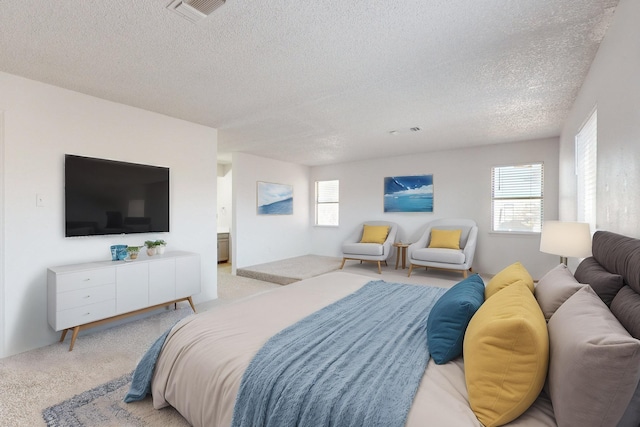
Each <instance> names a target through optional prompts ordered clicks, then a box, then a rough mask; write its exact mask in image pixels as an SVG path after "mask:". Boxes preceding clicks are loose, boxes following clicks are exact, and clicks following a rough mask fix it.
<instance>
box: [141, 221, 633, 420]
mask: <svg viewBox="0 0 640 427" xmlns="http://www.w3.org/2000/svg"><path fill="white" fill-rule="evenodd" d="M523 275H524V276H523ZM527 275H528V273H526V269H525V268H524V266H523V265H522V264H520V263H516V264H514V265H511V266H508V267H507V268H505V270H503V272H501V273H500V274H498V275H496V277H494V279H500V280H496V281H495V282H494V279H492V281H491V282H490V283H488V284H487V285H486V289H485V290H484V291H485V292H488V291H489V289H492V292H493V294H492V295H489V297H488V298H487V299H486V301H485V302H483V303H482V304H481V305H480V306H479V307H478V308H476V309H475V310H473V312H470V313H468V316H467V317H468V319H467V320H466V323H464V322H462V323H464V324H463V326H462V330H458V335H459V336H458V338H457V339H458V341H461V340H462V336H464V348H463V354H462V355H460V356H459V357H453V358H452V359H451V360H450V361H447V362H445V363H436V361H435V360H434V358H432V357H429V355H428V354H426V356H425V359H426V360H428V362H427V365H426V369H424V368H422V369H423V371H422V372H421V374H420V377H419V379H418V382H417V388H416V390H415V394H414V395H413V394H412V396H413V397H412V403H411V405H410V409H408V413H407V414H406V419H403V420H402V421H401V422H402V424H403V425H406V426H408V427H417V426H425V425H432V426H482V425H508V426H556V425H559V426H564V425H581V426H589V425H602V426H608V425H611V426H616V425H618V426H620V427H630V426H638V425H640V413H639V412H640V391H639V389H640V387H639V386H638V384H639V382H640V341H638V339H637V338H638V336H639V334H640V241H639V240H636V239H631V238H628V237H625V236H621V235H617V234H614V233H609V232H600V231H599V232H596V234H595V235H594V239H593V257H591V258H588V259H586V260H584V261H583V262H582V263H581V264H580V266H579V267H578V269H577V270H576V274H575V278H574V275H572V274H571V273H570V272H569V271H568V270H567V269H566V267H564V266H563V265H559V266H558V267H556V268H554V269H553V270H551V271H550V272H549V273H547V275H545V277H543V278H542V279H541V280H540V282H539V283H537V284H536V285H534V284H533V280H531V283H530V284H529V283H528V279H523V277H525V278H526V276H527ZM473 277H474V276H472V278H473ZM476 279H477V277H476ZM529 279H530V276H529ZM370 281H371V278H369V277H364V276H360V275H355V274H350V273H344V272H334V273H329V274H326V275H322V276H318V277H314V278H311V279H306V280H303V281H301V282H297V283H294V284H291V285H288V286H286V287H282V288H279V289H276V290H273V291H268V292H265V293H262V294H259V295H255V296H253V297H250V298H247V299H244V300H241V301H238V302H235V303H231V304H228V305H225V306H220V307H217V308H215V309H214V310H211V311H208V312H205V313H201V314H198V315H193V316H191V317H189V318H186V319H183V320H182V321H180V322H179V323H178V324H176V325H175V326H174V327H173V328H172V329H171V330H170V331H169V332H168V334H166V336H165V337H162V340H161V342H160V345H161V347H158V350H159V349H160V348H161V351H159V354H156V356H157V361H155V358H154V361H155V369H154V370H153V377H152V381H151V384H150V390H149V391H150V392H151V394H152V399H153V405H154V407H155V408H158V409H159V408H163V407H166V406H169V405H170V406H173V407H175V408H176V409H177V410H178V411H179V412H180V413H181V414H182V415H183V416H184V418H185V419H186V420H187V421H188V422H189V423H190V424H192V425H194V426H229V425H232V419H233V418H234V410H235V411H238V408H237V407H236V399H238V400H240V396H241V395H242V393H240V394H239V392H240V389H241V384H244V381H243V376H244V375H245V373H246V371H247V370H248V368H250V367H251V366H253V364H254V363H255V362H252V361H253V360H254V357H256V355H257V354H258V353H259V352H261V349H263V347H266V343H268V342H270V339H271V338H272V337H274V336H277V335H281V334H279V333H280V332H281V331H283V330H288V328H289V327H291V325H294V324H297V323H299V321H301V320H302V319H305V318H307V317H308V316H310V315H311V314H314V313H317V312H318V311H322V310H323V309H325V308H326V307H329V306H333V305H335V304H336V303H338V302H340V301H342V300H343V299H345V298H346V297H348V296H350V295H353V294H354V293H357V292H359V291H362V290H363V289H364V288H365V287H367V286H369V282H370ZM585 284H588V286H585ZM404 286H415V285H404ZM456 286H458V285H456ZM534 286H535V287H534ZM527 287H529V288H530V289H527ZM458 289H463V288H462V287H458ZM464 289H466V288H464ZM523 289H524V290H523ZM452 290H453V288H452ZM531 291H534V292H531ZM508 292H512V293H513V294H514V295H517V296H509V299H508V300H504V298H507V293H508ZM518 292H520V293H518ZM453 293H454V292H450V291H447V292H446V293H444V295H447V294H453ZM527 293H529V294H531V295H534V294H535V298H534V301H535V303H536V308H535V309H534V310H537V311H536V312H535V313H533V314H530V313H529V312H526V313H525V314H524V315H517V316H513V315H509V318H508V319H505V312H504V310H505V308H504V307H505V306H510V305H512V304H511V302H512V301H514V300H519V299H520V298H523V300H524V299H526V298H529V296H527ZM385 298H386V297H385ZM498 298H503V300H504V301H509V302H508V303H505V302H504V301H502V302H501V303H497V302H493V303H492V304H493V306H491V307H494V308H496V307H497V310H498V313H497V314H496V313H495V312H491V310H490V309H489V307H490V304H488V303H489V302H492V301H498ZM440 300H442V301H444V300H445V298H444V296H442V295H439V296H438V297H437V298H436V303H437V304H440ZM527 301H529V300H527ZM435 307H436V305H434V306H433V309H435ZM441 307H442V304H440V306H439V308H441ZM609 307H611V308H609ZM466 308H468V306H465V309H466ZM529 308H531V307H530V306H529ZM445 309H446V307H445ZM501 310H502V311H501ZM467 311H469V310H467ZM538 312H539V314H538ZM433 313H434V311H433V310H432V311H431V314H430V315H429V317H435V315H433ZM447 313H448V312H447ZM614 314H615V316H614ZM492 316H493V317H492ZM496 316H497V317H496ZM539 316H542V318H541V319H542V320H539ZM616 316H617V317H616ZM514 317H519V319H518V320H517V322H516V323H517V331H518V332H517V333H515V335H513V318H514ZM481 318H482V319H483V321H482V322H481V321H480V320H479V319H481ZM487 318H488V319H489V320H488V321H487V320H486V319H487ZM531 318H535V319H536V320H535V322H533V323H536V322H537V323H536V325H537V326H535V325H534V326H531V325H530V323H531V322H532V321H531ZM496 319H497V320H496ZM425 322H426V321H425ZM480 322H481V323H480ZM496 322H497V323H500V322H503V323H504V324H508V325H507V326H506V329H509V328H511V332H508V333H511V334H512V335H513V336H511V337H510V339H512V338H514V337H515V338H514V339H515V340H516V341H517V339H518V338H519V339H520V341H526V342H527V344H528V345H530V347H529V348H528V349H527V350H526V351H521V352H520V354H515V355H514V353H513V352H512V349H511V348H509V349H508V350H505V349H504V348H503V349H502V350H500V349H498V350H495V345H496V341H495V340H493V341H492V340H491V339H494V338H495V337H494V336H492V334H494V332H493V329H492V328H493V326H490V327H488V326H487V325H495V324H496ZM540 322H542V325H543V328H544V333H543V334H542V335H540V334H539V333H538V335H537V336H535V337H534V335H535V333H531V335H530V334H529V329H536V328H538V329H537V330H538V331H539V326H540ZM423 326H426V323H425V324H424V325H423ZM457 327H458V329H460V325H457ZM454 329H455V328H454ZM397 333H398V332H397V331H395V332H394V334H396V335H397ZM460 334H462V335H460ZM435 336H436V335H435V334H434V337H435ZM488 336H491V339H487V337H488ZM530 336H531V338H530ZM474 337H475V338H474ZM523 337H525V339H523ZM434 339H435V338H434ZM514 339H512V340H511V341H509V342H508V343H507V345H506V346H507V347H511V346H512V344H513V343H514V342H516V341H514ZM538 339H541V340H543V341H544V340H547V341H546V342H547V344H545V345H546V346H547V347H544V346H543V345H541V344H538V343H537V341H536V342H534V340H538ZM474 340H475V341H474ZM378 341H379V340H378ZM529 341H531V342H529ZM478 342H479V344H478V345H476V344H477V343H478ZM458 344H460V343H458ZM474 345H475V346H474ZM483 346H484V347H483ZM293 347H295V346H293ZM498 347H499V344H498ZM539 348H542V349H543V350H539ZM294 350H295V349H294V348H291V350H290V351H294ZM503 350H504V351H510V352H511V353H508V354H507V355H506V357H507V358H510V359H513V360H515V363H512V365H511V366H510V367H509V369H511V370H505V369H504V367H505V365H509V363H511V362H504V363H502V362H501V363H499V364H498V366H497V367H496V363H495V360H493V361H489V362H488V363H489V365H486V364H484V365H483V362H482V361H481V359H482V358H483V357H485V358H489V359H492V358H493V359H495V358H498V357H499V356H497V355H498V354H499V353H500V351H503ZM287 351H289V350H287ZM287 351H282V352H281V353H286V352H287ZM482 352H486V354H485V355H484V356H483V354H482ZM533 352H537V353H535V355H534V354H533ZM394 357H395V359H394V366H395V365H398V364H402V362H403V361H402V358H401V357H400V358H398V357H397V356H394ZM518 358H520V359H518ZM505 360H506V359H505ZM519 360H520V361H519ZM441 362H442V361H441ZM492 362H493V363H494V364H493V365H490V363H492ZM527 364H528V365H527ZM465 365H466V366H465ZM524 365H527V366H532V367H533V368H532V369H531V370H532V371H536V373H535V375H534V376H535V379H531V380H529V379H528V380H527V381H528V382H527V383H526V384H524V385H523V384H518V383H510V381H511V380H512V379H513V378H516V377H518V376H519V375H520V374H521V373H518V372H517V371H518V369H519V368H521V367H522V366H524ZM492 369H499V370H501V371H500V372H496V375H501V376H502V377H501V378H500V379H497V380H496V379H495V378H489V379H488V378H487V376H488V373H492V371H491V370H492ZM470 371H472V372H470ZM490 371H491V372H490ZM335 375H338V374H334V376H335ZM474 375H475V376H474ZM527 375H529V373H527ZM541 375H542V376H541ZM338 376H339V375H338ZM336 378H338V377H337V376H336ZM292 382H295V381H292ZM496 384H498V385H497V386H496ZM288 387H289V386H288V385H287V388H288ZM483 387H484V388H483ZM518 387H520V388H525V389H526V390H525V393H528V396H529V397H526V398H523V399H520V398H519V397H518V399H520V400H519V401H518V402H517V403H516V406H518V408H516V409H515V410H516V411H517V412H515V413H512V414H510V415H509V416H508V417H507V418H505V417H504V416H503V415H504V414H503V413H502V412H505V413H506V412H507V411H506V410H502V409H500V408H501V406H500V404H496V403H495V402H496V401H498V400H500V399H503V398H504V395H505V394H506V395H509V394H510V393H511V392H513V390H514V389H517V388H518ZM377 391H378V390H376V392H377ZM516 391H517V390H516ZM363 393H366V391H362V392H360V391H359V392H358V393H355V394H363ZM532 393H533V394H532ZM516 394H517V393H516ZM475 396H480V397H479V398H476V397H475ZM487 396H489V397H490V399H492V400H491V402H490V403H488V404H487V403H486V402H485V403H483V404H484V405H485V406H487V405H488V406H492V405H493V407H494V409H495V408H497V409H495V411H494V412H496V411H497V413H496V414H495V416H494V417H493V419H490V418H491V417H489V418H483V415H479V414H482V411H483V410H489V411H490V410H491V408H489V409H487V408H486V407H485V408H484V409H483V408H482V407H478V404H477V403H476V402H477V400H479V399H482V398H483V397H487ZM531 396H533V397H531ZM368 398H369V397H367V396H365V399H368ZM387 399H389V398H388V397H387ZM527 399H528V400H527ZM507 400H508V399H507ZM245 405H248V406H249V407H253V406H256V405H258V403H257V402H256V400H255V399H252V398H248V399H247V401H246V402H245ZM496 405H497V406H496ZM523 405H524V406H523ZM316 406H317V405H316ZM480 406H482V405H480ZM250 409H251V408H250ZM370 411H371V410H370ZM509 411H511V409H509ZM334 412H335V410H334ZM480 419H482V420H483V421H484V424H483V422H481V421H480ZM487 420H489V421H487ZM234 421H236V420H234ZM267 424H268V423H264V425H267ZM295 424H296V423H293V425H295ZM236 425H240V424H236ZM247 425H251V424H247ZM272 425H277V424H273V423H272ZM326 425H339V424H336V423H327V424H326ZM362 425H369V423H366V424H362ZM372 425H375V423H373V424H372ZM379 425H385V424H384V423H381V424H379Z"/></svg>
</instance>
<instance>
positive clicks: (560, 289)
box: [534, 264, 588, 320]
mask: <svg viewBox="0 0 640 427" xmlns="http://www.w3.org/2000/svg"><path fill="white" fill-rule="evenodd" d="M585 286H588V285H585V284H582V283H579V282H578V281H577V280H576V279H575V277H573V274H571V272H570V271H569V269H568V268H567V266H566V265H564V264H558V266H557V267H555V268H553V269H551V270H549V272H548V273H547V274H545V275H544V276H543V277H542V279H540V281H539V282H538V285H537V286H536V287H535V292H534V294H535V296H536V299H537V300H538V304H540V308H541V309H542V313H544V318H545V319H546V320H549V319H550V318H551V316H552V315H553V313H555V312H556V310H557V309H558V307H560V306H561V305H562V303H563V302H565V301H566V300H567V299H569V297H570V296H571V295H573V294H575V293H576V292H577V291H578V290H580V289H582V288H584V287H585Z"/></svg>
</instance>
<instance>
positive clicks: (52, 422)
mask: <svg viewBox="0 0 640 427" xmlns="http://www.w3.org/2000/svg"><path fill="white" fill-rule="evenodd" d="M338 267H339V264H338ZM344 271H347V272H350V273H356V274H363V275H368V276H371V277H372V278H373V279H383V280H387V281H394V282H404V283H415V284H429V285H434V286H444V287H450V286H452V285H453V284H455V283H457V282H458V281H460V280H461V279H462V277H461V275H459V274H455V273H447V272H429V273H425V272H424V270H419V271H415V272H414V274H413V275H412V276H411V277H410V278H407V276H406V275H407V270H402V269H399V270H395V269H394V268H393V266H386V267H384V268H383V274H382V275H379V274H378V273H377V268H376V267H375V265H373V264H367V263H364V264H359V263H356V262H353V263H347V265H345V268H344ZM230 272H231V266H230V265H229V264H222V265H220V266H218V295H219V299H218V300H215V301H212V302H208V303H204V304H200V305H198V306H197V309H198V311H204V310H207V309H210V308H212V307H215V306H217V305H220V304H225V303H226V302H228V301H233V300H237V299H240V298H244V297H246V296H249V295H253V294H257V293H260V292H266V291H268V290H270V289H274V288H279V287H280V285H278V284H274V283H269V282H264V281H259V280H255V279H251V278H247V277H240V276H232V275H231V274H230ZM191 314H192V313H191V310H190V308H189V306H188V304H186V303H182V304H179V305H178V310H161V311H160V312H159V313H158V314H154V315H153V316H150V317H146V318H143V319H139V320H136V321H133V322H128V323H124V324H121V325H119V326H114V327H111V328H109V329H102V330H91V329H89V330H87V331H86V332H84V333H81V334H80V336H79V338H78V341H77V342H76V345H75V347H74V350H73V351H72V352H69V351H68V339H67V342H65V343H62V344H60V343H56V344H52V345H50V346H47V347H42V348H39V349H36V350H33V351H29V352H25V353H22V354H18V355H15V356H11V357H8V358H5V359H0V420H2V421H1V422H0V425H7V426H12V427H13V426H15V427H21V426H25V427H27V426H29V427H31V426H42V425H48V426H56V427H68V426H74V427H103V426H140V427H148V426H149V427H150V426H185V425H187V424H186V422H185V421H184V419H183V418H182V417H181V416H180V415H179V414H178V413H177V412H176V411H175V410H174V409H172V408H165V409H162V410H155V409H153V406H152V404H151V399H150V398H147V399H146V400H144V401H142V402H137V403H133V404H124V403H123V402H122V397H123V396H124V394H125V393H126V391H127V390H128V377H127V376H128V375H129V374H130V373H131V371H132V370H133V369H134V368H135V366H136V364H137V362H138V360H139V359H140V358H141V357H142V355H143V354H144V352H145V351H146V350H147V348H148V347H149V346H150V345H151V344H152V343H153V341H154V340H155V339H156V338H157V337H158V336H160V335H161V334H162V333H163V332H164V331H165V330H166V329H167V328H169V327H171V326H172V325H173V324H174V323H175V322H176V321H177V320H179V319H181V318H183V317H185V316H189V315H191ZM43 411H44V412H43ZM43 417H47V418H48V419H49V422H48V424H47V423H45V421H44V419H43Z"/></svg>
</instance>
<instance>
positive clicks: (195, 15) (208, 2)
mask: <svg viewBox="0 0 640 427" xmlns="http://www.w3.org/2000/svg"><path fill="white" fill-rule="evenodd" d="M225 1H226V0H173V1H172V2H171V3H170V4H169V5H168V6H167V9H169V10H170V11H172V12H175V13H177V14H178V15H180V16H182V17H183V18H184V19H186V20H188V21H191V22H198V21H201V20H203V19H204V18H206V17H207V16H209V15H210V14H212V13H213V11H214V10H216V9H217V8H219V7H220V6H222V5H223V4H224V3H225Z"/></svg>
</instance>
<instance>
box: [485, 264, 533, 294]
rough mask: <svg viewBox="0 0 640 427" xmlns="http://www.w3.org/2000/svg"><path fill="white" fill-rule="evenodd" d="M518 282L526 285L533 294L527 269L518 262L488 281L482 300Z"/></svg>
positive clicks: (531, 280) (531, 282)
mask: <svg viewBox="0 0 640 427" xmlns="http://www.w3.org/2000/svg"><path fill="white" fill-rule="evenodd" d="M520 281H521V282H522V283H524V284H525V285H527V287H528V288H529V290H531V293H533V292H534V289H535V288H534V286H533V278H532V277H531V275H530V274H529V272H528V271H527V269H526V268H524V265H522V264H521V263H520V262H514V263H513V264H511V265H510V266H508V267H506V268H504V269H503V270H502V271H501V272H500V273H498V274H496V275H495V276H493V277H492V278H491V280H489V283H487V287H486V288H485V290H484V299H485V300H487V299H489V297H491V296H492V295H495V294H496V293H497V292H498V291H499V290H501V289H504V288H506V287H507V286H509V285H513V284H514V283H516V282H520Z"/></svg>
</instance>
